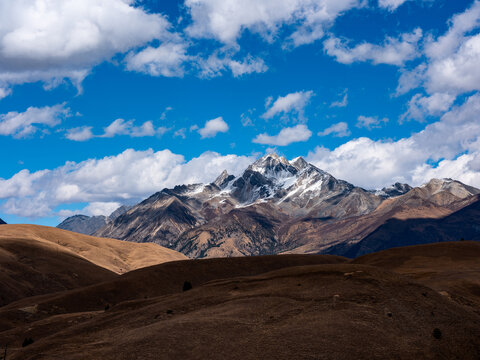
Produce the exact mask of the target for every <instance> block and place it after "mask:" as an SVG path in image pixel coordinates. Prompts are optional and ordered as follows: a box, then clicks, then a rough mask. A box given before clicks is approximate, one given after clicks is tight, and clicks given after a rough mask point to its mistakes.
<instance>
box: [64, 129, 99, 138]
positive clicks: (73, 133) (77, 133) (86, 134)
mask: <svg viewBox="0 0 480 360" xmlns="http://www.w3.org/2000/svg"><path fill="white" fill-rule="evenodd" d="M94 136H95V135H93V133H92V127H91V126H79V127H76V128H72V129H68V130H67V133H66V134H65V137H66V138H67V139H68V140H72V141H87V140H90V139H91V138H93V137H94Z"/></svg>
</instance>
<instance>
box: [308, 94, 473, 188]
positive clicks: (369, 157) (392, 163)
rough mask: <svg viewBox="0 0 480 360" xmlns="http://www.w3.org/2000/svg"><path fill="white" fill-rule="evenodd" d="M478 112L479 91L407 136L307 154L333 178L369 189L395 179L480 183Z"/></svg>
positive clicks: (361, 141)
mask: <svg viewBox="0 0 480 360" xmlns="http://www.w3.org/2000/svg"><path fill="white" fill-rule="evenodd" d="M479 113H480V95H479V94H475V95H472V96H471V97H470V98H468V99H467V100H466V101H465V102H464V103H463V104H462V105H460V106H457V107H454V108H453V109H452V110H450V111H449V112H447V113H446V114H445V115H443V116H442V118H441V119H440V120H439V121H437V122H435V123H432V124H429V125H427V126H426V128H425V129H424V130H422V131H420V132H418V133H415V134H413V135H412V136H410V137H408V138H403V139H400V140H398V141H393V140H378V141H374V140H371V139H368V138H359V139H354V140H351V141H348V142H347V143H345V144H343V145H341V146H339V147H337V148H335V149H333V150H329V149H326V148H323V147H317V148H316V149H315V150H314V151H313V152H311V153H309V155H308V157H307V158H308V160H309V161H311V162H313V163H314V164H315V165H316V166H318V167H320V168H322V169H324V170H326V171H328V172H330V173H332V174H333V175H334V176H336V177H338V178H341V179H345V180H347V181H350V182H352V183H354V184H356V185H360V186H364V187H366V188H381V187H383V186H386V185H389V184H391V183H393V182H397V181H399V182H408V183H410V184H411V185H420V184H421V183H422V182H425V181H428V180H429V178H430V177H431V176H433V175H435V176H442V177H452V178H457V179H459V180H460V181H464V182H466V183H468V184H471V185H473V186H477V187H480V171H479V170H480V169H479V167H478V166H477V165H478V164H479V163H477V162H476V159H479V152H480V122H479V121H478V114H479ZM452 129H455V130H454V131H452ZM435 162H439V164H438V165H437V166H436V165H435ZM476 164H477V165H476Z"/></svg>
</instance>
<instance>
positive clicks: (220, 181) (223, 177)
mask: <svg viewBox="0 0 480 360" xmlns="http://www.w3.org/2000/svg"><path fill="white" fill-rule="evenodd" d="M234 178H235V176H233V175H230V174H229V173H228V172H227V170H223V171H222V173H221V174H220V175H219V176H218V177H217V178H216V179H215V181H214V182H213V184H215V185H217V186H218V187H219V188H221V189H222V188H223V187H224V186H225V185H226V184H227V183H228V182H229V181H230V180H232V179H234Z"/></svg>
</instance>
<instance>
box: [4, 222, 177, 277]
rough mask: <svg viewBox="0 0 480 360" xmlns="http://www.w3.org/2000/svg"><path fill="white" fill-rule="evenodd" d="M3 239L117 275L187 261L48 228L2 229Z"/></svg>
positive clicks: (150, 248)
mask: <svg viewBox="0 0 480 360" xmlns="http://www.w3.org/2000/svg"><path fill="white" fill-rule="evenodd" d="M4 239H16V240H17V241H22V240H25V241H35V242H39V243H42V244H48V246H51V247H53V248H55V249H57V248H59V249H62V251H65V252H69V253H72V254H75V255H78V256H80V257H83V258H85V259H86V260H88V261H90V262H92V263H94V264H96V265H98V266H101V267H103V268H105V269H108V270H110V271H113V272H115V273H118V274H121V273H125V272H128V271H130V270H134V269H138V268H142V267H146V266H151V265H155V264H160V263H163V262H167V261H174V260H183V259H186V257H185V256H184V255H182V254H180V253H178V252H176V251H173V250H170V249H166V248H164V247H162V246H159V245H156V244H134V243H130V242H125V241H119V240H114V239H107V238H98V237H93V236H88V235H83V234H78V233H73V232H70V231H66V230H61V229H57V228H52V227H48V226H37V225H7V226H2V227H1V228H0V241H2V240H4Z"/></svg>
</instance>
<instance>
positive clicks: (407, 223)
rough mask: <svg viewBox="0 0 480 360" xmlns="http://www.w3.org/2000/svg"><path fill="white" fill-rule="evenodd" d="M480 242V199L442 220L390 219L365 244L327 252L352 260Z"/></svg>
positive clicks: (342, 247)
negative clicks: (399, 250)
mask: <svg viewBox="0 0 480 360" xmlns="http://www.w3.org/2000/svg"><path fill="white" fill-rule="evenodd" d="M460 239H465V240H480V200H477V201H475V202H474V203H472V204H470V205H468V206H466V207H464V208H462V209H460V210H459V211H457V212H455V213H453V214H451V215H449V216H446V217H443V218H440V219H408V220H399V219H390V220H388V221H387V222H386V223H385V224H383V225H381V226H380V227H378V228H377V229H376V230H375V231H373V232H372V233H371V234H370V235H368V236H366V237H365V238H364V239H363V240H362V241H360V242H358V243H355V244H352V245H351V244H349V243H343V244H340V245H338V246H334V247H332V248H330V249H328V251H327V253H330V254H339V255H343V256H347V257H350V258H355V257H357V256H360V255H364V254H368V253H372V252H376V251H380V250H384V249H389V248H393V247H398V246H409V245H418V244H429V243H436V242H445V241H458V240H460Z"/></svg>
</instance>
